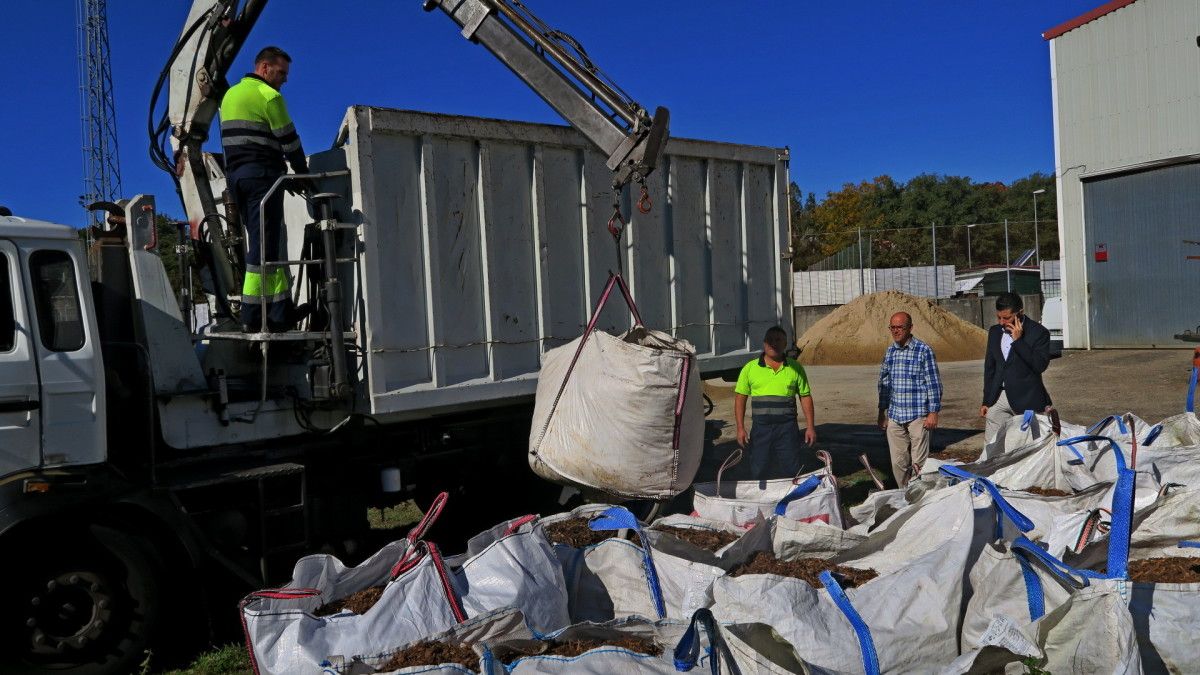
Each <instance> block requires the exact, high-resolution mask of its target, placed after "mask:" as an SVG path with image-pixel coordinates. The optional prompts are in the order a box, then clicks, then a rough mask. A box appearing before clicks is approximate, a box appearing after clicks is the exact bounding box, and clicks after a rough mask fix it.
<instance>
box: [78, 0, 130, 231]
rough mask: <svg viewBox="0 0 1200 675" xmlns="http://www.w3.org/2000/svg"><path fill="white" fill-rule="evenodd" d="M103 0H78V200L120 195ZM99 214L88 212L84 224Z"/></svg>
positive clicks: (115, 121)
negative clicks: (80, 183)
mask: <svg viewBox="0 0 1200 675" xmlns="http://www.w3.org/2000/svg"><path fill="white" fill-rule="evenodd" d="M107 5H108V2H107V0H77V4H76V10H75V11H76V19H77V21H78V27H79V30H78V50H77V55H78V58H79V117H80V122H81V124H82V130H83V133H82V139H83V194H82V195H80V197H79V201H80V204H90V203H91V202H94V201H99V200H108V201H114V200H116V199H118V198H119V197H120V196H121V169H120V166H119V163H118V157H117V109H116V105H115V104H114V103H113V86H112V69H111V68H110V67H109V62H108V10H107ZM100 218H101V215H100V214H99V213H93V214H90V215H89V216H88V219H87V224H88V225H91V224H93V223H99V222H100Z"/></svg>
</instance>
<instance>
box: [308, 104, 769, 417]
mask: <svg viewBox="0 0 1200 675" xmlns="http://www.w3.org/2000/svg"><path fill="white" fill-rule="evenodd" d="M347 125H348V127H349V134H348V136H349V138H350V139H351V140H350V143H349V144H348V145H347V146H346V147H345V148H342V149H339V150H338V151H331V152H335V153H341V152H344V153H345V159H346V161H347V163H348V165H349V168H350V170H351V173H352V180H351V183H352V184H353V192H354V197H353V202H354V203H353V204H352V205H349V206H350V207H351V208H352V209H353V210H354V211H355V212H356V213H355V214H354V217H355V218H357V219H359V220H361V221H362V222H364V227H363V228H362V239H363V242H362V246H363V250H364V254H363V274H362V276H363V279H362V284H363V308H364V313H365V317H364V318H365V323H364V325H365V331H366V336H365V337H366V339H365V345H364V347H365V349H366V351H367V354H368V363H369V367H368V374H369V380H370V391H371V397H372V410H373V411H374V412H400V411H406V410H417V409H426V408H430V407H436V406H458V405H473V404H478V403H479V402H481V401H484V400H488V399H493V398H502V397H508V396H513V395H523V394H529V393H532V392H533V386H534V382H535V379H536V376H537V372H538V369H539V367H540V360H541V354H542V353H543V352H544V351H546V350H548V349H551V348H553V347H556V346H559V345H562V344H564V343H566V342H568V341H570V340H573V339H575V338H576V337H578V336H579V334H580V333H581V332H582V331H583V328H584V326H585V325H586V323H587V319H588V316H589V314H590V313H591V310H592V308H593V306H594V305H595V303H596V302H597V301H598V299H599V296H600V294H601V291H602V290H603V288H604V284H605V282H606V281H607V279H608V273H609V270H610V269H616V268H617V266H618V254H617V249H616V247H615V245H614V242H613V239H612V237H611V236H610V235H609V233H608V232H607V230H606V226H607V223H608V220H609V217H610V216H611V214H612V211H613V206H612V204H613V200H612V195H611V188H610V182H611V180H612V178H611V173H610V172H609V171H608V169H607V168H605V166H604V157H602V156H601V155H600V154H599V153H598V152H596V151H595V150H593V149H592V147H591V145H590V144H588V143H587V142H586V141H585V140H584V139H583V138H582V136H580V135H579V134H578V133H576V132H575V131H573V130H571V129H569V128H566V127H557V126H550V125H535V124H525V123H516V122H503V121H499V120H483V119H476V118H464V117H451V116H445V115H430V114H424V113H412V112H405V111H397V110H386V109H379V108H365V107H360V108H353V109H351V111H350V112H349V113H348V114H347ZM314 166H316V164H314ZM787 185H788V178H787V159H786V153H781V151H779V150H777V149H775V148H763V147H751V146H738V145H729V144H724V143H710V142H702V141H690V140H680V139H672V140H671V141H670V143H669V144H668V146H667V152H666V155H665V157H664V160H663V163H662V164H661V166H660V168H659V169H658V170H657V171H656V172H655V173H654V175H653V176H652V177H651V180H650V181H648V188H649V191H650V195H651V197H652V199H653V202H654V207H653V209H652V210H651V211H650V213H649V214H640V213H637V211H636V209H635V208H634V207H633V205H632V204H631V203H630V199H629V195H628V192H627V194H626V196H625V197H624V198H623V199H622V211H623V213H625V214H626V217H631V224H630V226H629V228H628V230H627V234H626V236H625V239H624V241H623V246H622V249H621V254H620V260H621V265H622V266H623V268H624V271H625V275H626V276H627V278H628V279H629V281H630V284H631V286H632V290H633V295H634V297H635V298H636V300H637V302H638V306H639V309H640V311H641V316H642V319H643V321H644V323H645V324H646V325H647V326H649V327H651V328H656V329H659V330H665V331H668V332H675V333H676V334H677V335H679V336H681V337H684V338H686V339H688V340H690V341H691V342H692V343H693V344H695V346H696V349H697V352H698V354H699V355H700V358H699V363H700V367H701V371H702V372H716V371H720V370H727V369H733V368H737V367H740V366H741V365H742V364H743V363H744V362H745V361H746V359H747V358H749V356H750V355H751V354H752V353H756V352H757V349H758V345H759V341H760V340H761V336H762V334H763V332H765V330H766V329H767V328H768V327H770V326H771V325H773V324H776V323H780V324H783V325H784V326H790V323H791V310H790V306H789V305H790V303H787V296H788V291H789V290H790V289H787V288H786V287H785V286H784V284H783V280H785V279H788V280H790V279H789V277H788V276H786V274H787V272H789V271H790V270H789V269H788V263H789V261H788V260H786V259H784V257H783V256H782V252H783V251H784V250H786V249H787V246H788V234H787V233H788V229H789V228H788V213H787ZM634 194H635V198H636V190H635V192H634ZM630 324H631V319H630V314H629V311H628V310H627V309H626V308H625V306H624V302H623V301H622V300H621V299H620V295H619V294H616V295H614V296H613V298H612V299H611V300H610V302H609V305H608V307H607V309H606V310H605V312H604V313H603V314H602V316H601V319H600V322H599V326H600V327H601V328H602V329H604V330H608V331H614V332H615V331H620V330H624V329H626V328H628V327H629V326H630Z"/></svg>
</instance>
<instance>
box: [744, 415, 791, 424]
mask: <svg viewBox="0 0 1200 675" xmlns="http://www.w3.org/2000/svg"><path fill="white" fill-rule="evenodd" d="M750 419H751V420H752V422H754V423H755V424H785V423H791V424H796V416H794V414H752V416H750Z"/></svg>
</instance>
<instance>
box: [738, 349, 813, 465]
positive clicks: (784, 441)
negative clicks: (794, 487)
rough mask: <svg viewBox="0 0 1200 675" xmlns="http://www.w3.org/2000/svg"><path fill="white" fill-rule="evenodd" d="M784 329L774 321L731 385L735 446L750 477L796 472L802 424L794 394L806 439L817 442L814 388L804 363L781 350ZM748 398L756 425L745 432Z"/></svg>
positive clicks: (810, 442)
mask: <svg viewBox="0 0 1200 675" xmlns="http://www.w3.org/2000/svg"><path fill="white" fill-rule="evenodd" d="M786 347H787V333H786V332H784V330H783V328H780V327H779V326H772V327H771V328H769V329H768V330H767V334H766V335H765V336H763V353H762V355H761V356H759V357H758V358H757V359H755V360H753V361H751V362H750V363H747V364H746V365H745V366H744V367H743V368H742V372H741V373H740V374H739V375H738V381H737V386H736V387H734V389H733V391H734V395H735V396H734V403H733V418H734V421H735V422H736V423H737V438H738V445H739V446H741V447H742V448H745V450H746V453H747V454H748V455H750V478H751V479H752V480H764V479H766V478H768V477H771V476H769V475H768V474H774V475H775V476H780V475H786V476H788V477H791V476H795V475H796V474H798V473H800V428H799V426H798V425H797V420H796V397H797V396H799V397H800V405H801V406H802V407H803V408H804V420H805V423H806V424H807V428H806V430H805V432H804V441H805V443H807V444H808V445H809V446H812V445H813V444H815V443H816V442H817V422H816V413H815V412H814V406H813V398H812V392H811V390H810V389H809V386H808V376H807V375H806V374H805V372H804V366H802V365H800V364H799V363H797V362H796V361H795V360H793V359H789V358H788V357H787V356H786V354H785V353H784V349H785V348H786ZM746 399H750V405H751V410H752V416H751V419H752V421H753V422H754V428H753V429H751V432H750V433H749V434H747V433H746Z"/></svg>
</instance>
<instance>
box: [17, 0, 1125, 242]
mask: <svg viewBox="0 0 1200 675" xmlns="http://www.w3.org/2000/svg"><path fill="white" fill-rule="evenodd" d="M526 4H528V5H530V7H531V8H532V9H533V10H534V11H535V12H537V13H538V14H539V15H540V16H541V17H542V18H543V19H545V20H546V21H547V22H548V23H550V24H551V25H553V26H555V27H556V28H559V29H561V30H564V31H566V32H568V33H571V34H572V35H574V36H575V37H576V38H577V39H579V40H580V41H581V42H583V44H584V45H585V46H586V47H587V49H588V51H589V53H590V54H591V55H592V57H593V59H594V60H595V61H596V62H597V63H598V64H599V65H600V66H601V67H602V68H604V69H605V70H606V71H607V72H608V73H609V74H611V75H612V76H613V77H614V78H615V79H616V80H617V82H618V83H620V84H621V86H622V87H623V88H625V89H626V90H627V91H629V92H630V93H631V94H632V95H633V97H634V98H635V99H636V100H638V101H639V102H640V103H642V104H643V105H645V106H646V107H648V108H651V109H652V108H653V107H654V106H657V105H664V106H667V107H669V108H670V109H671V113H672V120H671V131H672V134H673V135H676V136H686V137H692V138H703V139H709V140H719V141H728V142H734V143H750V144H758V145H771V146H784V145H786V146H790V147H791V149H792V158H793V161H792V166H791V172H792V179H793V180H794V181H795V182H796V183H798V184H799V185H800V186H801V188H802V189H803V190H805V191H812V192H816V193H817V194H818V195H824V193H825V192H826V191H829V190H836V189H838V188H839V187H840V186H841V185H842V184H843V183H845V182H857V181H860V180H863V179H870V178H872V177H874V176H877V175H880V174H889V175H891V176H892V177H893V178H896V179H898V180H907V179H909V178H911V177H912V176H914V175H916V174H919V173H927V172H932V173H942V174H954V175H968V176H971V177H972V178H974V179H976V180H988V181H992V180H1000V181H1010V180H1012V179H1014V178H1019V177H1021V176H1025V175H1028V174H1029V173H1031V172H1034V171H1043V172H1047V173H1049V172H1051V171H1053V167H1054V148H1053V129H1052V119H1051V104H1050V65H1049V46H1048V45H1047V43H1046V42H1045V41H1043V40H1042V38H1041V33H1042V32H1043V31H1045V30H1047V29H1049V28H1051V27H1052V26H1054V25H1057V24H1059V23H1061V22H1063V21H1066V20H1068V19H1071V18H1074V17H1075V16H1078V15H1079V14H1082V13H1084V12H1086V11H1088V10H1090V9H1093V8H1094V7H1096V6H1098V5H1100V4H1102V0H906V1H904V2H895V1H894V0H886V1H885V0H874V1H870V2H864V1H857V2H855V1H846V2H815V1H812V0H777V1H774V2H769V1H766V0H740V1H736V2H735V1H733V0H726V1H724V2H717V1H715V0H657V1H656V2H632V1H629V2H622V1H621V0H527V2H526ZM420 5H421V2H420V0H325V1H324V2H318V1H316V0H274V2H271V3H270V4H269V5H268V6H267V9H266V11H265V12H264V14H263V16H262V18H261V20H260V21H259V23H258V26H257V27H256V28H255V30H254V32H253V33H252V34H251V36H250V40H249V42H248V44H247V47H246V49H244V50H243V53H242V54H241V56H240V57H239V60H238V64H237V66H235V68H234V69H233V70H232V72H231V78H230V79H231V80H233V81H236V79H237V77H238V76H240V75H241V74H242V73H243V72H245V71H246V70H248V69H249V63H250V60H251V59H252V57H253V54H254V52H256V51H257V49H258V48H259V47H260V46H262V45H265V44H277V45H279V46H281V47H283V48H284V49H286V50H287V51H289V52H290V53H291V54H292V56H293V58H294V63H293V65H292V74H291V79H290V81H289V82H288V84H287V85H285V87H284V89H283V91H284V95H285V96H286V97H287V100H288V104H289V107H290V108H291V112H292V117H293V118H294V119H295V121H296V125H297V128H298V130H299V131H300V134H301V137H302V138H303V140H304V145H305V147H306V148H307V149H308V150H309V151H310V152H311V151H314V150H317V149H321V148H324V147H328V144H329V143H331V142H332V140H333V137H334V134H335V132H336V131H337V126H338V122H339V121H340V120H341V118H342V115H343V114H344V113H345V109H346V108H347V107H348V106H350V105H352V104H370V105H379V106H389V107H397V108H407V109H413V110H425V111H431V112H442V113H452V114H463V115H477V116H482V117H498V118H507V119H518V120H528V121H534V122H553V123H561V121H560V119H559V118H558V117H557V115H556V114H555V113H554V112H553V111H552V110H551V109H550V108H549V107H547V106H546V105H545V104H544V103H543V102H542V101H541V100H540V99H538V98H537V97H536V96H535V95H534V94H533V93H532V92H530V91H529V90H528V89H526V88H525V86H524V85H523V84H522V83H521V82H520V81H518V80H517V79H516V78H515V76H513V75H512V74H511V73H509V72H508V71H507V70H505V69H504V67H503V66H501V65H500V64H499V63H498V62H496V61H495V60H494V59H493V58H492V57H491V55H489V54H488V53H487V52H485V51H484V50H483V48H481V47H478V46H476V45H471V44H469V43H468V42H466V41H465V40H463V39H462V38H461V37H460V36H459V34H458V32H457V26H455V25H454V24H453V23H452V22H451V21H450V19H448V18H447V17H446V16H444V15H443V14H441V13H440V12H435V13H430V14H427V13H425V12H423V11H421V8H420ZM74 6H75V2H74V0H43V1H41V2H15V3H7V5H6V7H5V24H6V29H5V32H4V39H3V40H0V85H2V87H3V93H4V95H3V103H2V104H0V204H4V205H6V206H9V207H10V208H12V209H13V211H14V213H16V214H17V215H25V216H29V217H35V218H42V219H46V220H53V221H58V222H64V223H68V224H72V225H81V224H82V223H83V222H84V221H83V216H82V211H81V209H80V208H79V206H78V205H77V198H78V195H79V194H80V193H81V192H82V189H83V163H82V156H81V151H80V148H81V139H80V136H81V134H80V122H79V88H78V71H77V67H76V59H75V39H76V36H75V30H76V26H75V9H74ZM189 6H190V2H186V1H182V0H110V2H109V32H110V41H111V50H112V71H113V82H114V89H115V93H116V107H117V123H118V126H119V134H120V136H119V141H120V159H121V172H122V179H123V183H124V191H125V193H126V195H133V194H136V193H138V192H146V193H153V194H155V195H156V196H157V197H158V200H159V204H160V210H162V211H163V212H165V213H168V214H171V215H175V216H182V210H181V208H180V207H179V203H178V201H177V199H176V198H175V196H174V194H173V187H172V185H171V182H170V180H169V179H168V178H167V177H166V176H165V175H163V174H162V173H161V172H160V171H159V170H158V169H156V168H155V167H154V166H153V165H152V164H151V163H150V160H149V158H148V156H147V151H146V147H147V137H146V131H145V129H146V116H147V108H148V105H149V96H150V91H151V88H152V87H153V84H154V81H155V79H156V77H157V75H158V72H159V70H160V69H161V68H162V66H163V64H164V61H165V59H166V57H167V54H168V52H169V50H170V49H171V46H172V44H173V42H174V40H175V38H176V36H177V35H178V33H179V31H180V30H181V28H182V25H183V21H184V19H185V18H186V16H187V11H188V7H189Z"/></svg>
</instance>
